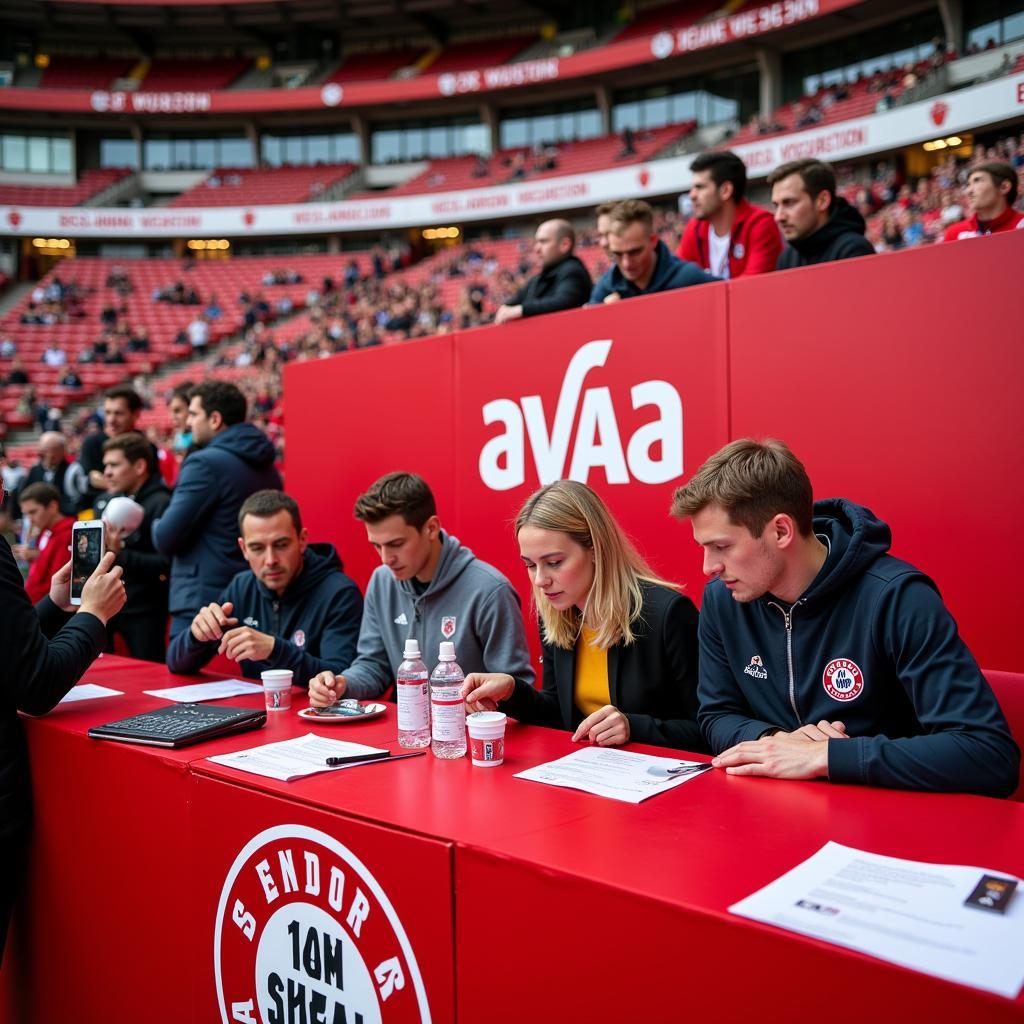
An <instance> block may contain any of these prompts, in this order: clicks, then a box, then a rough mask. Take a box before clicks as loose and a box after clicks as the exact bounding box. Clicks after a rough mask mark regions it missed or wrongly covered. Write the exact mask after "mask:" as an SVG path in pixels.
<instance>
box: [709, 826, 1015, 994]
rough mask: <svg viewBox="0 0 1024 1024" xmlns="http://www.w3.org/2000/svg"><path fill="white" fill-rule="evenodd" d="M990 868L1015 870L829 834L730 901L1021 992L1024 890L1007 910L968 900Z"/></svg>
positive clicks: (854, 944)
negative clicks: (926, 856) (890, 849)
mask: <svg viewBox="0 0 1024 1024" xmlns="http://www.w3.org/2000/svg"><path fill="white" fill-rule="evenodd" d="M982 875H998V876H1000V877H1002V878H1010V879H1012V878H1014V877H1015V876H1013V875H1009V874H1007V873H1006V872H1004V871H998V870H994V869H992V868H977V867H967V866H965V865H960V864H929V863H927V862H924V861H916V860H901V859H899V858H898V857H883V856H880V855H879V854H875V853H865V852H863V851H862V850H854V849H851V848H850V847H848V846H841V845H840V844H839V843H826V844H825V845H824V846H823V847H822V848H821V849H820V850H819V851H818V852H817V853H816V854H814V856H813V857H810V858H808V859H807V860H805V861H804V862H803V863H802V864H798V865H797V866H796V867H795V868H793V870H792V871H787V872H786V874H784V875H783V876H782V877H781V878H778V879H776V880H775V881H774V882H772V883H770V884H769V885H766V886H765V887H764V888H763V889H760V890H759V891H758V892H755V893H754V894H753V895H751V896H748V897H747V898H746V899H744V900H740V902H739V903H736V904H734V905H733V906H731V907H730V908H729V910H730V911H731V912H732V913H734V914H739V915H740V916H742V917H749V918H751V919H752V920H754V921H762V922H764V923H765V924H773V925H776V926H778V927H779V928H785V929H787V930H789V931H794V932H800V933H801V934H803V935H811V936H813V937H814V938H816V939H821V940H823V941H825V942H833V943H835V944H836V945H839V946H846V947H847V948H848V949H856V950H859V951H860V952H861V953H868V954H870V955H871V956H876V957H878V958H879V959H880V960H889V961H891V962H892V963H896V964H902V965H903V966H904V967H910V968H912V969H914V970H916V971H922V972H924V973H925V974H932V975H934V976H936V977H938V978H946V979H948V980H950V981H958V982H960V983H961V984H963V985H971V986H972V987H974V988H981V989H985V990H986V991H988V992H995V993H998V994H999V995H1003V996H1009V997H1010V998H1011V999H1012V998H1015V997H1016V996H1017V993H1018V992H1019V991H1020V988H1021V985H1022V984H1024V956H1021V950H1022V949H1024V894H1022V893H1021V891H1020V889H1018V891H1017V893H1016V895H1015V897H1014V898H1013V899H1011V901H1010V903H1009V905H1008V906H1007V909H1006V913H1005V914H999V913H994V912H992V911H989V910H979V909H977V908H975V907H970V906H964V900H965V899H967V897H968V896H970V895H971V893H972V892H973V890H974V887H975V886H976V885H977V884H978V882H979V881H980V880H981V877H982Z"/></svg>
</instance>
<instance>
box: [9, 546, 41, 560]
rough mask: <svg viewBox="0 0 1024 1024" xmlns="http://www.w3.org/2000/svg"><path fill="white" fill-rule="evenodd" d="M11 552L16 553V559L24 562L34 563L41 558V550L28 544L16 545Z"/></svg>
mask: <svg viewBox="0 0 1024 1024" xmlns="http://www.w3.org/2000/svg"><path fill="white" fill-rule="evenodd" d="M11 550H12V551H13V552H14V557H15V558H20V559H21V560H22V561H23V562H34V561H35V560H36V559H37V558H38V557H39V548H34V547H31V546H30V545H28V544H15V545H14V547H13V548H11Z"/></svg>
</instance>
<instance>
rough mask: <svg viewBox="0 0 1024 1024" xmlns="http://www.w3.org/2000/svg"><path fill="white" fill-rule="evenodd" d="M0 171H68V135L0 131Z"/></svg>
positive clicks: (69, 161) (70, 153) (53, 172)
mask: <svg viewBox="0 0 1024 1024" xmlns="http://www.w3.org/2000/svg"><path fill="white" fill-rule="evenodd" d="M0 170H4V171H9V172H13V173H17V172H21V173H27V174H65V175H66V174H71V173H72V170H73V160H72V152H71V138H70V137H69V136H67V135H37V134H35V133H28V132H15V131H8V130H4V131H3V132H2V133H0Z"/></svg>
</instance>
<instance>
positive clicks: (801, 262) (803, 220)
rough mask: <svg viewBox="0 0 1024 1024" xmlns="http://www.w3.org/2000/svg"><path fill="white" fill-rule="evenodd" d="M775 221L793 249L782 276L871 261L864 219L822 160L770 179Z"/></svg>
mask: <svg viewBox="0 0 1024 1024" xmlns="http://www.w3.org/2000/svg"><path fill="white" fill-rule="evenodd" d="M768 185H769V186H770V187H771V190H772V203H773V204H774V205H775V220H776V222H777V223H778V225H779V227H780V228H781V229H782V234H783V235H784V236H785V238H786V242H787V243H788V244H787V245H786V247H785V249H783V250H782V254H781V255H780V256H779V260H778V263H777V264H776V266H777V269H779V270H791V269H793V268H794V267H807V266H811V265H813V264H816V263H832V262H833V261H835V260H845V259H850V258H851V257H854V256H868V255H871V254H873V253H874V251H875V250H874V247H873V246H872V245H871V243H870V242H869V241H868V240H867V239H866V238H865V237H864V229H865V224H864V218H863V217H862V216H861V215H860V214H859V213H858V212H857V211H856V210H855V209H854V208H853V207H852V206H851V205H850V204H849V203H848V202H847V201H846V200H845V199H844V198H843V197H842V196H837V195H836V175H835V172H834V171H833V170H832V168H831V167H829V165H828V164H823V163H822V162H821V161H820V160H793V161H791V162H790V163H788V164H782V165H781V166H780V167H776V168H775V170H774V171H772V173H771V174H769V175H768Z"/></svg>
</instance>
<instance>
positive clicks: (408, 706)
mask: <svg viewBox="0 0 1024 1024" xmlns="http://www.w3.org/2000/svg"><path fill="white" fill-rule="evenodd" d="M395 690H396V691H397V696H398V728H399V731H400V732H422V731H423V730H425V729H428V728H429V727H430V710H429V705H430V687H429V686H428V685H427V681H426V680H425V679H424V680H423V682H422V683H421V682H419V681H418V680H417V681H416V682H415V683H399V684H398V685H397V686H396V687H395Z"/></svg>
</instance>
